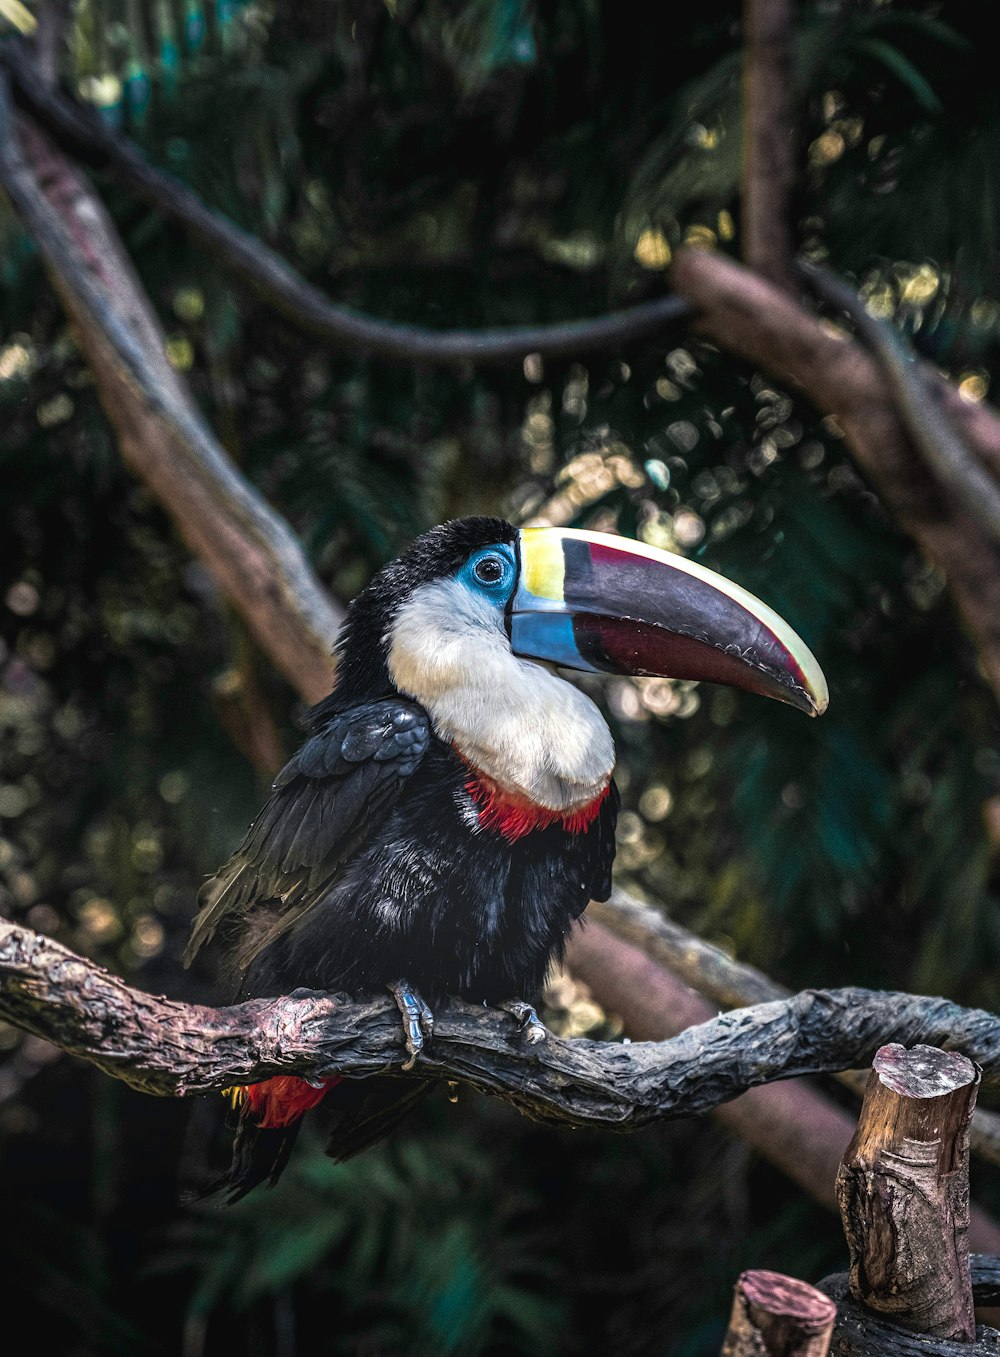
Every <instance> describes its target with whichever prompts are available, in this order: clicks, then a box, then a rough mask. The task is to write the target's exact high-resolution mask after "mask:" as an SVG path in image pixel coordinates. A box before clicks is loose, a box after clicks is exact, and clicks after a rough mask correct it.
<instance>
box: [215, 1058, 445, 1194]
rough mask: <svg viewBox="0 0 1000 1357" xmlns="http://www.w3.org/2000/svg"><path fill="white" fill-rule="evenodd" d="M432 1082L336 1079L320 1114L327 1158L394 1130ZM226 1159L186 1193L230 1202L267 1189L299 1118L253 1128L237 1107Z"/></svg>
mask: <svg viewBox="0 0 1000 1357" xmlns="http://www.w3.org/2000/svg"><path fill="white" fill-rule="evenodd" d="M434 1086H435V1085H434V1083H432V1082H427V1083H425V1082H423V1081H421V1082H419V1083H417V1082H415V1081H414V1082H412V1083H411V1082H410V1081H406V1082H404V1081H403V1080H401V1079H378V1078H374V1079H356V1080H349V1079H345V1080H341V1081H339V1082H338V1083H337V1084H336V1086H335V1087H334V1088H331V1089H330V1091H329V1092H328V1093H327V1095H326V1097H325V1099H324V1101H323V1113H324V1114H326V1116H327V1118H328V1121H329V1123H330V1125H331V1127H332V1134H331V1136H330V1139H329V1142H328V1144H327V1147H326V1153H327V1154H328V1155H330V1157H331V1158H332V1159H336V1160H338V1161H342V1160H345V1159H353V1157H354V1156H355V1155H356V1154H360V1153H361V1151H362V1150H367V1149H368V1147H369V1146H370V1145H374V1144H375V1142H376V1141H378V1140H382V1139H383V1138H384V1137H385V1136H387V1135H389V1134H390V1132H392V1131H394V1130H395V1129H396V1127H397V1126H398V1125H399V1123H400V1122H401V1121H402V1120H403V1118H404V1117H405V1116H407V1115H408V1114H409V1113H410V1111H411V1110H412V1109H413V1108H414V1107H415V1106H416V1104H417V1103H418V1102H419V1101H420V1100H421V1098H425V1097H426V1096H427V1094H428V1093H429V1092H430V1090H431V1089H432V1088H434ZM234 1119H235V1123H236V1130H235V1135H234V1137H233V1150H232V1161H231V1162H230V1165H229V1168H228V1169H227V1170H226V1172H225V1173H224V1174H223V1175H222V1176H221V1177H220V1178H215V1179H214V1180H213V1181H212V1182H211V1183H209V1184H208V1186H207V1187H203V1188H200V1189H198V1190H196V1191H195V1192H193V1193H192V1194H191V1199H193V1200H196V1201H197V1200H201V1199H202V1198H204V1197H211V1196H214V1195H215V1193H217V1192H223V1193H225V1194H226V1205H227V1206H231V1205H232V1204H233V1203H234V1202H238V1201H239V1200H240V1199H241V1198H242V1197H245V1196H246V1195H247V1193H248V1192H251V1191H253V1189H254V1188H255V1187H258V1186H259V1185H260V1184H261V1183H264V1182H266V1183H267V1184H268V1185H269V1186H270V1187H273V1186H274V1185H275V1183H276V1182H277V1181H278V1179H279V1178H280V1177H281V1174H282V1172H283V1170H284V1168H285V1166H286V1164H287V1163H288V1157H289V1155H290V1154H291V1152H292V1147H293V1146H294V1144H295V1140H296V1137H297V1136H298V1134H299V1128H300V1127H301V1125H302V1117H301V1116H299V1117H297V1118H296V1119H295V1120H294V1121H292V1122H290V1123H289V1125H287V1126H281V1127H274V1128H272V1127H267V1126H258V1125H257V1122H256V1117H255V1114H254V1112H253V1111H252V1109H250V1108H249V1107H246V1106H244V1107H241V1108H240V1110H239V1111H238V1112H237V1114H236V1116H235V1118H234Z"/></svg>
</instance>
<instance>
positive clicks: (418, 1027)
mask: <svg viewBox="0 0 1000 1357" xmlns="http://www.w3.org/2000/svg"><path fill="white" fill-rule="evenodd" d="M389 993H390V994H391V995H392V997H393V998H394V999H395V1001H396V1007H397V1008H398V1009H399V1011H400V1013H401V1014H402V1018H403V1033H404V1036H405V1038H406V1049H407V1050H408V1051H409V1053H410V1054H409V1059H408V1060H405V1061H404V1062H403V1064H402V1065H401V1066H400V1068H401V1069H404V1070H412V1069H413V1067H414V1065H415V1064H416V1063H417V1056H418V1055H420V1053H421V1051H422V1050H423V1049H424V1045H425V1044H426V1043H427V1042H428V1041H430V1040H431V1038H432V1037H433V1035H434V1014H433V1013H432V1012H431V1010H430V1009H429V1008H428V1006H427V1005H426V1004H425V1003H424V1001H423V999H421V997H420V995H419V994H418V993H417V992H416V990H415V989H412V988H411V987H410V983H409V981H407V980H397V981H396V983H395V984H393V985H390V986H389Z"/></svg>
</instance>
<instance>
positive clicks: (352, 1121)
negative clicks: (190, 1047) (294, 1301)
mask: <svg viewBox="0 0 1000 1357" xmlns="http://www.w3.org/2000/svg"><path fill="white" fill-rule="evenodd" d="M336 650H337V665H336V683H335V686H334V689H333V692H332V693H331V694H330V696H329V697H327V698H325V699H324V700H323V701H322V702H320V703H319V705H318V706H316V707H314V708H313V709H312V710H311V711H310V712H309V714H308V716H307V718H306V721H305V728H306V731H307V738H306V739H305V741H304V743H303V744H302V745H301V747H300V748H299V750H298V752H297V753H296V754H295V755H294V757H293V758H292V759H291V761H290V762H289V763H288V764H287V765H286V766H285V767H284V768H283V769H282V771H281V772H280V773H279V774H278V776H277V778H276V779H275V782H274V787H273V792H272V795H271V797H270V799H269V800H268V801H267V803H266V804H265V805H264V807H263V809H262V810H261V812H260V814H259V815H258V816H257V818H256V819H255V820H254V821H253V823H252V825H251V826H250V828H249V830H248V831H247V834H246V837H245V838H244V840H243V842H242V844H241V845H240V847H239V848H238V849H237V851H236V853H235V854H234V856H233V857H232V858H231V859H230V860H229V861H228V862H227V863H226V864H225V866H224V867H222V869H221V870H220V871H219V873H218V874H217V875H216V876H215V877H213V878H212V879H211V880H210V881H209V882H208V883H207V884H206V886H205V887H203V889H202V892H201V895H200V897H199V903H200V906H201V908H200V911H199V913H198V915H197V917H196V919H195V922H194V926H193V929H192V935H191V939H190V942H189V945H188V948H187V952H186V959H187V960H188V961H190V959H191V958H192V957H193V956H194V954H195V952H196V951H197V950H198V949H199V948H200V947H201V946H202V945H203V944H204V943H206V942H208V941H209V940H210V939H211V938H213V936H216V935H218V938H219V940H220V941H221V942H222V944H223V945H224V947H225V949H226V952H227V956H228V961H229V963H230V966H231V968H232V970H233V972H234V979H233V997H234V998H236V999H249V998H254V997H273V996H278V995H282V994H287V993H290V992H291V991H293V990H299V989H308V990H326V991H338V992H346V993H348V994H352V995H358V996H360V995H362V994H368V993H371V992H373V991H379V990H381V991H383V992H384V991H385V989H386V988H388V989H389V990H390V991H391V992H392V993H393V994H394V996H395V997H396V1000H397V1003H398V1004H399V1007H400V1010H401V1013H402V1017H403V1026H404V1033H405V1040H406V1046H407V1051H408V1059H407V1062H406V1063H407V1067H410V1066H412V1064H413V1062H414V1061H415V1060H416V1059H417V1057H418V1056H419V1054H420V1051H421V1050H422V1048H423V1044H424V1041H425V1040H426V1039H427V1038H429V1036H430V1034H431V1031H432V1023H433V1005H434V1004H435V1003H438V1002H440V1001H441V1000H442V999H443V998H444V997H445V996H447V995H458V996H461V997H463V998H465V999H466V1000H469V1001H472V1002H476V1003H483V1004H490V1005H500V1006H505V1007H508V1008H509V1009H510V1011H511V1012H512V1013H513V1014H514V1016H515V1017H516V1019H517V1020H518V1021H519V1023H521V1025H522V1028H523V1030H524V1034H525V1037H526V1039H527V1040H535V1039H538V1038H539V1037H542V1036H544V1029H542V1028H541V1027H540V1025H539V1023H538V1020H537V1017H536V1015H535V1012H534V1009H533V1007H532V1004H533V1002H534V1001H535V1000H536V999H537V997H538V995H539V994H540V991H541V989H542V985H543V982H544V978H545V974H546V971H547V969H548V967H549V965H550V963H551V962H552V961H553V959H554V958H558V957H559V956H560V954H561V952H562V949H563V946H564V943H565V940H566V937H567V934H568V932H569V930H570V928H571V926H572V924H573V922H574V920H576V919H578V918H579V917H580V915H581V914H582V913H583V911H584V909H585V908H586V906H587V903H588V901H589V900H591V899H596V900H605V899H607V898H608V895H609V893H610V890H611V867H612V862H613V860H614V856H615V822H616V818H617V815H618V806H619V796H618V792H617V790H616V788H615V783H614V780H613V776H612V774H613V770H614V762H615V749H614V743H613V740H612V737H611V733H610V731H609V729H608V726H607V724H606V722H605V720H604V718H603V717H602V715H601V713H600V711H599V709H598V707H597V706H596V705H595V703H594V702H593V701H592V700H591V699H590V697H588V696H587V695H586V694H585V693H584V692H583V691H581V689H580V688H578V687H576V686H574V685H573V684H572V683H571V682H569V681H568V680H567V679H566V678H564V677H562V676H561V674H560V673H559V671H560V670H562V669H570V670H580V671H585V672H591V673H598V674H601V673H603V674H624V675H661V676H669V677H673V678H679V679H696V680H704V681H708V682H713V683H721V684H727V685H730V686H733V687H736V688H743V689H748V690H749V691H750V692H752V693H759V694H762V695H764V696H765V697H772V698H777V699H778V700H779V701H782V702H787V703H790V704H791V705H792V706H793V707H797V708H799V710H801V711H803V712H806V713H808V714H809V715H812V716H815V715H818V714H819V713H820V712H822V711H823V710H824V709H825V707H826V705H827V686H826V682H825V680H824V677H823V674H822V672H821V670H820V668H819V665H818V664H817V662H816V660H815V659H814V657H813V655H812V654H811V653H810V651H809V650H808V649H807V647H806V646H805V644H804V643H803V642H802V641H801V640H800V639H799V637H798V636H797V635H796V634H795V632H794V631H792V629H791V628H790V627H789V626H788V625H787V624H786V623H785V622H784V621H783V620H782V619H781V618H780V617H779V616H778V615H777V614H776V613H775V612H773V611H772V610H771V609H770V608H769V607H767V605H766V604H764V603H762V602H761V601H760V600H759V599H757V598H755V597H754V596H753V595H752V594H750V593H748V592H747V591H746V590H745V589H742V588H740V587H739V586H738V585H736V584H733V583H731V582H730V581H728V580H726V579H724V578H723V577H721V576H720V575H717V574H715V573H713V572H712V571H710V570H708V569H706V568H705V567H704V566H702V565H700V564H698V563H696V562H693V561H690V560H688V559H686V558H685V557H683V556H679V555H674V554H672V553H670V552H667V551H662V550H659V549H657V548H654V547H651V546H647V545H645V544H643V543H641V542H636V541H632V540H630V539H626V538H623V537H618V536H614V535H610V534H606V533H600V532H586V531H581V530H575V529H565V528H554V527H527V528H521V529H518V528H516V527H514V526H513V525H512V524H510V523H508V522H505V521H504V520H502V519H498V518H486V517H475V518H463V519H456V520H453V521H452V522H449V523H445V524H442V525H441V526H439V527H436V528H434V529H432V530H431V531H430V532H427V533H425V534H424V535H423V536H421V537H418V538H417V539H416V540H415V541H414V542H413V543H412V545H411V546H410V547H409V549H408V550H407V551H406V552H405V553H404V554H403V555H402V556H400V557H399V558H398V559H397V560H394V561H392V562H390V563H389V564H388V565H386V566H384V567H383V568H382V569H381V570H379V571H378V573H377V574H376V575H375V576H374V578H373V579H372V581H371V583H370V584H369V585H368V587H367V588H366V589H365V590H364V591H363V592H362V593H361V594H359V595H358V597H357V598H355V599H354V601H353V603H352V604H351V605H350V608H349V609H348V615H347V620H346V622H345V625H344V627H343V629H342V633H341V636H340V638H339V640H338V643H337V647H336ZM430 1086H431V1082H430V1081H425V1080H405V1079H398V1078H393V1077H389V1076H375V1077H373V1078H368V1079H363V1080H354V1081H351V1080H345V1079H340V1078H337V1077H330V1078H327V1079H325V1080H322V1081H314V1082H311V1081H307V1080H305V1079H301V1078H295V1077H289V1076H276V1077H273V1078H270V1079H267V1080H266V1081H264V1082H261V1083H256V1084H251V1085H248V1086H244V1087H239V1088H236V1089H232V1090H229V1096H230V1099H231V1104H232V1116H233V1117H234V1118H235V1121H236V1134H235V1138H234V1142H233V1154H232V1163H231V1165H230V1167H229V1169H228V1171H227V1172H226V1173H225V1175H224V1176H223V1177H222V1178H220V1179H219V1180H218V1181H217V1182H215V1183H213V1184H212V1187H211V1189H209V1190H214V1189H221V1190H224V1191H225V1192H226V1193H227V1195H228V1199H229V1200H230V1201H233V1200H236V1199H238V1198H240V1197H242V1196H243V1195H244V1194H245V1193H246V1192H248V1191H249V1190H250V1189H251V1188H253V1187H255V1186H256V1185H257V1184H259V1183H262V1182H264V1181H265V1180H267V1181H268V1182H270V1183H271V1184H273V1183H275V1182H276V1181H277V1179H278V1176H279V1175H280V1173H281V1172H282V1170H283V1168H284V1167H285V1164H286V1162H287V1159H288V1155H289V1152H290V1151H291V1148H292V1145H293V1143H294V1140H295V1136H296V1134H297V1132H298V1130H299V1127H300V1125H301V1123H302V1118H303V1116H304V1114H305V1113H306V1112H307V1111H309V1109H311V1108H313V1107H316V1106H317V1105H318V1104H319V1103H321V1102H322V1103H323V1104H324V1109H325V1111H326V1112H327V1114H328V1116H329V1120H330V1123H331V1130H330V1140H329V1148H328V1152H329V1153H330V1154H331V1155H332V1156H333V1157H334V1158H336V1159H347V1158H349V1157H351V1156H352V1155H354V1154H357V1153H358V1152H359V1151H361V1150H363V1149H365V1148H366V1147H367V1146H369V1145H371V1144H372V1143H373V1142H375V1141H377V1140H379V1139H380V1138H381V1137H383V1136H385V1135H386V1134H387V1133H388V1132H389V1131H391V1130H392V1129H393V1128H394V1127H395V1126H396V1125H397V1123H398V1122H399V1121H400V1120H401V1118H402V1117H403V1116H405V1115H406V1113H407V1112H408V1111H409V1110H410V1109H411V1108H412V1106H413V1105H414V1103H415V1102H416V1101H417V1100H418V1099H419V1098H420V1097H422V1096H423V1095H424V1094H425V1093H426V1092H427V1090H428V1089H429V1087H430Z"/></svg>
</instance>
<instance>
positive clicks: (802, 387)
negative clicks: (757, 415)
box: [671, 248, 1000, 700]
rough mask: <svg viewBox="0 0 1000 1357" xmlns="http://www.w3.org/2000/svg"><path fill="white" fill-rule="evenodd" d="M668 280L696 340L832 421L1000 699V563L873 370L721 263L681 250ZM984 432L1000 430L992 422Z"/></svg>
mask: <svg viewBox="0 0 1000 1357" xmlns="http://www.w3.org/2000/svg"><path fill="white" fill-rule="evenodd" d="M671 281H672V283H673V286H674V287H675V288H676V290H677V291H678V292H680V293H681V294H682V295H683V296H685V297H687V299H688V300H689V301H690V302H691V304H692V305H693V306H694V307H695V308H696V310H697V313H698V314H697V318H696V320H695V322H694V325H695V328H696V329H697V330H698V331H699V332H700V333H701V334H702V335H704V336H705V337H706V338H708V339H710V340H712V341H714V342H715V343H717V344H719V345H720V347H722V348H723V349H726V350H727V351H729V352H730V353H737V354H739V355H740V356H742V357H743V358H745V359H748V360H749V361H750V362H752V363H755V364H757V365H758V366H760V367H762V368H764V369H765V370H766V371H768V372H770V373H772V374H773V375H774V376H775V377H776V378H777V379H778V380H780V381H786V382H788V383H789V384H790V385H792V386H794V387H796V388H797V389H798V390H799V391H801V392H803V393H804V394H805V395H806V396H807V397H808V398H809V399H810V400H811V401H812V402H813V403H814V405H816V406H817V407H818V409H820V410H821V411H823V412H824V413H825V414H828V415H833V416H834V417H835V418H836V420H837V422H838V424H839V425H840V427H841V429H842V430H843V433H844V436H845V438H846V439H847V442H848V444H849V445H850V447H851V450H852V452H853V454H854V458H855V460H856V462H857V463H858V465H859V466H860V467H861V468H862V470H863V471H864V472H865V474H866V475H867V476H868V478H869V479H870V480H871V482H872V484H873V485H874V487H875V489H876V490H877V491H878V493H879V495H880V497H881V499H882V502H883V503H884V504H885V506H886V508H887V509H888V510H889V512H890V513H891V514H892V515H893V516H894V517H895V519H896V521H897V522H898V523H899V525H900V527H902V528H903V529H904V531H906V532H908V533H909V534H910V536H911V537H912V538H913V539H914V541H915V542H916V543H917V544H918V545H919V546H920V547H921V548H922V549H923V550H924V551H925V552H926V553H927V555H928V556H929V557H930V558H931V559H932V560H933V561H935V562H936V563H937V565H938V566H939V567H940V568H941V569H942V570H943V571H944V573H945V575H946V577H947V580H948V587H949V590H950V592H951V596H952V599H953V601H954V603H955V607H956V609H957V611H958V614H959V618H960V620H961V621H962V623H963V625H964V627H965V630H966V632H967V634H968V636H969V638H970V640H971V641H972V643H973V645H974V646H975V647H976V650H977V652H978V654H979V659H980V663H981V666H982V670H983V674H984V676H985V678H986V681H987V682H988V683H989V684H990V686H991V687H992V689H993V692H994V694H995V695H996V696H997V698H998V700H1000V561H998V558H997V553H996V551H995V549H994V547H993V543H992V542H991V541H990V540H989V539H988V538H987V537H986V535H985V534H984V532H983V530H982V529H981V527H980V526H979V523H978V522H977V521H976V520H975V519H974V518H973V517H972V515H971V514H969V513H967V512H966V511H964V510H962V509H961V508H959V507H957V506H955V505H953V504H952V503H951V501H950V498H949V497H948V496H946V495H945V494H943V493H942V490H941V487H940V486H939V485H938V483H937V481H936V480H935V478H934V476H933V475H932V473H931V471H930V470H929V468H927V467H926V466H925V465H924V463H923V461H922V459H921V457H920V456H919V454H918V453H917V451H916V450H915V449H914V447H913V444H912V443H911V441H910V439H909V437H908V435H907V433H906V431H905V429H904V428H903V427H902V426H901V424H900V419H899V416H898V414H897V412H896V409H895V407H894V404H893V401H892V398H891V394H890V393H888V392H887V390H886V383H885V376H884V374H883V372H882V368H881V366H880V364H879V363H878V361H877V360H876V359H875V358H874V357H873V355H872V354H871V353H870V352H869V351H868V350H867V349H866V348H864V347H863V346H862V345H861V344H858V343H855V342H852V341H851V340H850V339H848V338H847V337H846V336H842V337H838V336H836V335H834V334H831V333H830V332H829V330H828V329H826V328H824V326H823V325H822V324H821V323H820V321H819V320H817V319H816V318H815V317H814V316H813V315H812V314H811V313H810V312H808V311H806V310H805V309H804V308H803V307H802V306H800V305H798V303H797V302H796V301H795V300H794V299H793V298H791V297H789V296H788V295H787V294H785V293H783V292H781V291H779V290H778V289H776V288H774V287H773V286H771V285H770V284H769V283H767V282H766V281H765V280H764V279H762V278H760V277H759V276H758V275H756V274H754V273H751V272H750V271H748V270H747V269H744V268H741V267H740V265H739V264H736V263H734V262H733V261H732V260H730V259H726V258H724V257H723V256H722V255H720V254H717V253H714V252H708V251H706V250H695V249H690V248H689V249H684V250H679V251H678V253H677V255H676V256H675V259H674V264H673V266H672V269H671ZM975 408H976V407H969V409H970V411H971V410H974V409H975ZM983 423H984V413H983V412H982V411H981V410H980V413H979V415H978V416H977V417H976V418H970V419H963V421H962V428H963V430H964V431H965V432H966V433H967V435H968V436H969V438H970V441H973V443H974V446H976V449H977V451H978V450H979V442H978V440H979V437H980V431H981V430H982V428H983ZM988 423H989V425H990V426H992V425H993V424H997V423H998V421H997V416H996V415H995V413H993V412H990V413H989V416H988Z"/></svg>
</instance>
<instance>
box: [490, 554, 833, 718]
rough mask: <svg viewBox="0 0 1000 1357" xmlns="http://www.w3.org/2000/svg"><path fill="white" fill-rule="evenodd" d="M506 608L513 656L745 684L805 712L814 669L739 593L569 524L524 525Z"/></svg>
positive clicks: (817, 680)
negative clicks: (515, 575)
mask: <svg viewBox="0 0 1000 1357" xmlns="http://www.w3.org/2000/svg"><path fill="white" fill-rule="evenodd" d="M518 538H519V541H518V550H519V556H520V573H519V577H518V584H517V589H516V591H515V592H514V595H513V597H512V598H511V601H510V605H509V608H508V627H509V630H510V642H511V649H512V650H513V651H514V653H515V654H516V655H521V656H524V657H525V658H528V659H534V660H544V661H547V662H549V663H551V664H557V665H563V666H565V667H566V668H569V669H589V670H595V671H598V672H603V673H612V674H646V675H651V674H659V675H663V676H665V677H669V678H678V679H701V680H703V681H705V682H707V683H724V684H728V685H729V686H730V687H734V688H745V689H747V690H748V691H750V692H752V693H761V694H763V695H764V696H765V697H774V698H777V699H778V700H779V701H781V702H789V703H791V705H792V706H793V707H798V709H799V710H800V711H804V712H806V713H807V714H808V715H810V716H819V715H820V714H821V713H822V712H824V711H825V710H826V707H827V703H828V701H829V694H828V691H827V686H826V679H825V678H824V677H823V671H822V670H821V669H820V667H819V665H818V664H817V662H816V659H815V657H814V656H813V654H812V652H811V651H810V650H809V648H808V646H807V645H806V644H805V642H804V641H802V640H801V639H800V637H798V636H797V635H796V634H795V632H794V631H793V630H792V629H791V627H790V626H789V625H788V623H787V622H784V621H783V620H782V619H781V618H780V617H779V616H778V614H777V613H776V612H774V611H773V610H772V609H771V608H769V607H768V606H767V604H766V603H762V602H761V601H760V599H759V598H755V597H754V596H753V594H750V593H748V592H747V591H746V589H741V588H740V587H739V585H738V584H733V583H731V582H730V581H729V580H727V579H723V577H722V576H721V575H716V574H715V573H714V572H713V571H711V570H706V568H705V567H704V566H703V565H697V564H696V563H695V562H694V561H689V560H686V559H685V557H683V556H676V555H674V554H673V553H672V552H669V551H660V550H658V549H657V548H656V547H649V546H646V545H645V544H644V543H642V542H633V541H631V540H629V539H628V538H625V537H613V536H611V535H610V534H609V533H603V532H580V531H578V530H575V529H568V528H523V529H522V530H521V532H520V533H519V534H518Z"/></svg>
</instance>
